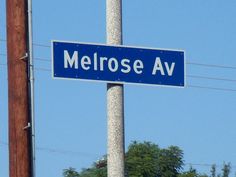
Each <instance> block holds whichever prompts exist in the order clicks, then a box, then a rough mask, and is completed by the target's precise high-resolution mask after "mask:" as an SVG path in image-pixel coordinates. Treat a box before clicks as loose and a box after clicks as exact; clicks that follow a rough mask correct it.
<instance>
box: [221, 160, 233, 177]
mask: <svg viewBox="0 0 236 177" xmlns="http://www.w3.org/2000/svg"><path fill="white" fill-rule="evenodd" d="M230 169H231V165H230V163H228V164H225V163H224V166H223V168H222V172H223V175H222V177H229V174H230Z"/></svg>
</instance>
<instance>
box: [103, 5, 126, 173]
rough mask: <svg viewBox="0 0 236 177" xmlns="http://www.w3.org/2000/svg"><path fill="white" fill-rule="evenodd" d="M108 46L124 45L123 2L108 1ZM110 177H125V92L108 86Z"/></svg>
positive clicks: (118, 86) (116, 85)
mask: <svg viewBox="0 0 236 177" xmlns="http://www.w3.org/2000/svg"><path fill="white" fill-rule="evenodd" d="M106 23H107V44H111V45H121V44H122V0H107V1H106ZM107 117H108V152H107V155H108V156H107V170H108V172H107V173H108V177H124V176H125V175H124V174H125V171H124V169H125V168H124V153H125V150H124V149H125V148H124V90H123V85H122V84H107Z"/></svg>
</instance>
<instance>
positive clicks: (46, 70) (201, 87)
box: [0, 63, 236, 92]
mask: <svg viewBox="0 0 236 177" xmlns="http://www.w3.org/2000/svg"><path fill="white" fill-rule="evenodd" d="M0 66H6V64H1V63H0ZM34 69H35V70H36V71H45V72H51V69H47V68H41V67H35V68H34ZM188 77H194V78H202V79H203V78H204V79H210V80H224V81H230V82H236V81H235V80H233V79H223V78H210V77H204V76H195V75H189V76H188ZM187 87H188V88H197V89H208V90H217V91H228V92H236V89H231V88H219V87H208V86H202V85H191V84H188V85H187Z"/></svg>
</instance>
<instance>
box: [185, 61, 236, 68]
mask: <svg viewBox="0 0 236 177" xmlns="http://www.w3.org/2000/svg"><path fill="white" fill-rule="evenodd" d="M187 64H189V65H196V66H204V67H211V68H221V69H236V67H235V66H225V65H215V64H205V63H196V62H187Z"/></svg>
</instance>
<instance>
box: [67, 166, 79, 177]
mask: <svg viewBox="0 0 236 177" xmlns="http://www.w3.org/2000/svg"><path fill="white" fill-rule="evenodd" d="M63 176H64V177H80V175H79V173H78V172H77V171H76V170H75V168H71V167H70V168H69V169H64V170H63Z"/></svg>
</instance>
